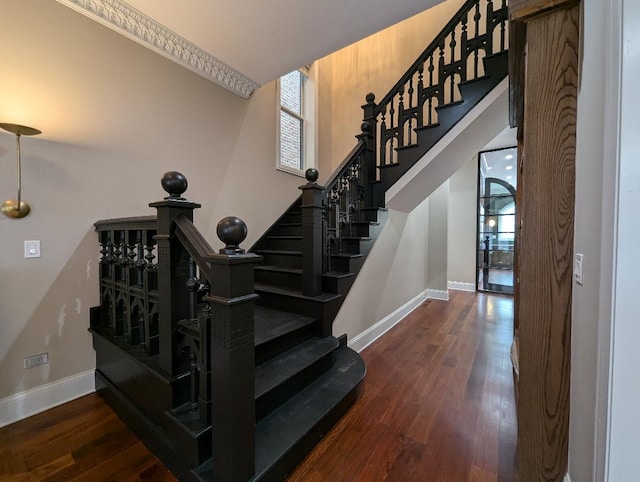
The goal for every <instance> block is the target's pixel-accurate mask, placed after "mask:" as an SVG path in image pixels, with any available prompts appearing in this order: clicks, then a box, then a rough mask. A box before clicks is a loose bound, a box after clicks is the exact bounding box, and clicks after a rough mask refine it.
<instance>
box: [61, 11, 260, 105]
mask: <svg viewBox="0 0 640 482" xmlns="http://www.w3.org/2000/svg"><path fill="white" fill-rule="evenodd" d="M57 1H58V2H59V3H61V4H63V5H66V6H67V7H70V8H72V9H74V10H76V11H78V12H80V13H82V14H83V15H86V16H87V17H89V18H91V19H93V20H96V21H97V22H100V23H101V24H103V25H106V26H107V27H109V28H111V29H113V30H115V31H116V32H118V33H120V34H122V35H125V36H127V37H129V38H130V39H132V40H134V41H136V42H138V43H139V44H141V45H143V46H145V47H147V48H149V49H151V50H153V51H155V52H157V53H159V54H161V55H163V56H165V57H167V58H168V59H170V60H172V61H174V62H176V63H177V64H180V65H182V66H183V67H186V68H188V69H189V70H192V71H193V72H195V73H196V74H199V75H201V76H203V77H204V78H206V79H209V80H211V81H213V82H215V83H216V84H218V85H220V86H222V87H224V88H226V89H228V90H230V91H231V92H233V93H235V94H238V95H239V96H241V97H244V98H245V99H246V98H248V97H249V96H250V95H251V94H253V92H254V91H255V90H256V89H258V88H259V87H260V85H259V84H257V83H256V82H254V81H252V80H251V79H249V78H247V77H245V76H244V75H242V74H241V73H240V72H238V71H236V70H234V69H233V68H231V67H229V66H228V65H226V64H225V63H223V62H221V61H220V60H218V59H217V58H215V57H214V56H212V55H210V54H209V53H207V52H205V51H204V50H202V49H200V48H199V47H197V46H196V45H194V44H192V43H190V42H188V41H187V40H185V39H184V38H182V37H180V36H179V35H178V34H176V33H174V32H172V31H171V30H169V29H167V28H166V27H164V26H163V25H161V24H159V23H157V22H156V21H154V20H153V19H151V18H149V17H147V16H146V15H145V14H143V13H142V12H140V11H138V10H136V9H134V8H133V7H131V6H129V5H127V4H126V3H124V2H122V1H120V0H57Z"/></svg>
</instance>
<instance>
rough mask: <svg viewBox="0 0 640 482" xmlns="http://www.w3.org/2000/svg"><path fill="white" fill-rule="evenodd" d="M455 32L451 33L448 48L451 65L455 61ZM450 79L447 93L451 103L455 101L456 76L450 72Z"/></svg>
mask: <svg viewBox="0 0 640 482" xmlns="http://www.w3.org/2000/svg"><path fill="white" fill-rule="evenodd" d="M456 45H457V43H456V31H455V30H454V31H453V32H451V43H450V44H449V47H450V48H451V63H452V64H453V62H454V61H455V57H456ZM450 77H451V79H450V88H449V92H450V102H453V101H454V100H455V95H454V93H455V87H456V76H455V73H454V72H453V71H452V72H451V76H450Z"/></svg>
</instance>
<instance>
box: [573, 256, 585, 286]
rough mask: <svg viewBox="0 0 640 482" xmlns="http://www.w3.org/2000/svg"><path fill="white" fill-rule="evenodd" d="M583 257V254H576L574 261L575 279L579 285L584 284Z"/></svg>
mask: <svg viewBox="0 0 640 482" xmlns="http://www.w3.org/2000/svg"><path fill="white" fill-rule="evenodd" d="M582 257H583V255H582V254H581V253H576V257H575V259H574V260H573V279H574V280H575V282H576V283H578V284H579V285H581V284H582Z"/></svg>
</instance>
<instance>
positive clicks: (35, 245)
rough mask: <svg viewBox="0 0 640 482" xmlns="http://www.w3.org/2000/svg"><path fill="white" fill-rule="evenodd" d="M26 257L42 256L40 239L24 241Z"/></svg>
mask: <svg viewBox="0 0 640 482" xmlns="http://www.w3.org/2000/svg"><path fill="white" fill-rule="evenodd" d="M24 257H25V258H39V257H40V241H39V240H29V241H25V242H24Z"/></svg>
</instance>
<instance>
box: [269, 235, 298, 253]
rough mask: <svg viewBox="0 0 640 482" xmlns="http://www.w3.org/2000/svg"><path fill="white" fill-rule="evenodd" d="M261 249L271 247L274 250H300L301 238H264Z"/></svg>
mask: <svg viewBox="0 0 640 482" xmlns="http://www.w3.org/2000/svg"><path fill="white" fill-rule="evenodd" d="M264 243H265V244H264V246H260V247H261V249H271V250H276V251H302V240H301V239H281V238H266V239H265V240H264Z"/></svg>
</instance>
